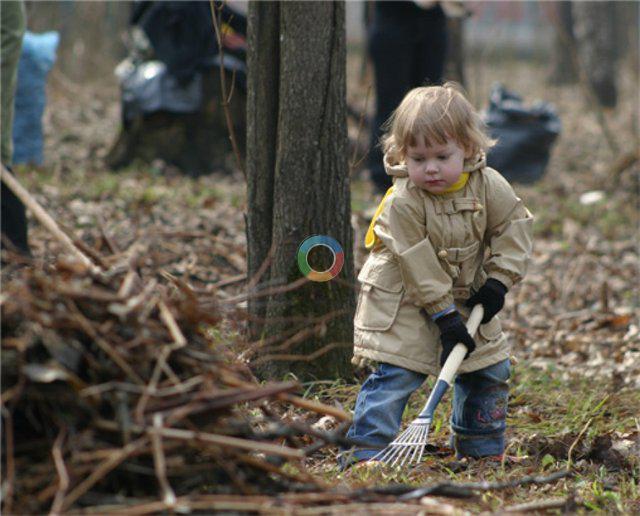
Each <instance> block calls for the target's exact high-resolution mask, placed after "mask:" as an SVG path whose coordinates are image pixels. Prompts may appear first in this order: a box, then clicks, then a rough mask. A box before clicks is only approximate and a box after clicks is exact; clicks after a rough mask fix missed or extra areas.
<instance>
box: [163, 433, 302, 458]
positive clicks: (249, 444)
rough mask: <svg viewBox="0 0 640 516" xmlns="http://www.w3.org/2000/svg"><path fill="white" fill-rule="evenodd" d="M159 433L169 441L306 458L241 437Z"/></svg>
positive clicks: (284, 447) (291, 450)
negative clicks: (184, 441)
mask: <svg viewBox="0 0 640 516" xmlns="http://www.w3.org/2000/svg"><path fill="white" fill-rule="evenodd" d="M158 432H159V433H160V434H161V435H162V436H163V437H166V438H169V439H184V440H186V441H201V442H204V443H209V444H215V445H217V446H231V447H233V448H241V449H243V450H252V451H257V452H263V453H267V454H271V455H278V456H280V457H289V458H291V459H301V458H303V457H304V451H302V450H296V449H294V448H288V447H286V446H279V445H276V444H268V443H260V442H255V441H250V440H248V439H240V438H239V437H231V436H228V435H216V434H209V433H204V432H194V431H191V430H182V429H179V428H162V429H159V430H158Z"/></svg>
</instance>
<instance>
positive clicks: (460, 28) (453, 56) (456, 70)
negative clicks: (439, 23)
mask: <svg viewBox="0 0 640 516" xmlns="http://www.w3.org/2000/svg"><path fill="white" fill-rule="evenodd" d="M465 21H466V16H464V17H463V16H455V17H447V29H448V34H449V38H448V43H447V44H448V47H449V48H448V49H447V64H446V67H447V73H446V76H447V79H452V80H454V81H456V82H458V83H460V84H461V85H462V87H463V88H465V89H466V88H467V79H466V76H465V73H464V61H465V59H464V57H465V50H464V25H465Z"/></svg>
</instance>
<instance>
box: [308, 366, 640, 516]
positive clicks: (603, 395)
mask: <svg viewBox="0 0 640 516" xmlns="http://www.w3.org/2000/svg"><path fill="white" fill-rule="evenodd" d="M430 380H431V379H430ZM431 383H432V381H428V382H427V383H426V384H425V386H423V388H422V389H420V390H418V391H417V392H416V393H414V395H413V396H412V397H411V399H410V401H409V403H408V405H407V408H406V409H405V413H404V417H403V422H404V424H405V425H406V424H407V423H408V422H409V421H410V420H411V419H412V418H414V417H415V416H416V415H417V413H418V412H419V410H420V409H421V408H422V405H423V404H424V403H425V401H426V398H427V396H428V393H429V391H430V385H431ZM510 384H511V392H510V401H509V404H510V409H509V416H508V418H507V424H508V437H509V442H510V444H509V447H508V449H507V453H508V455H509V456H511V457H515V458H516V459H517V460H516V462H512V461H509V462H503V463H502V464H501V465H498V467H495V464H494V465H493V466H486V465H485V464H484V463H483V462H482V461H477V462H472V463H470V465H469V466H468V467H467V469H464V470H462V471H459V470H457V469H456V467H455V465H456V461H455V460H454V458H453V456H445V457H442V456H438V455H428V456H425V458H424V460H423V461H422V463H421V464H420V465H419V466H418V467H416V468H413V469H408V468H384V467H383V468H379V467H376V468H364V467H363V468H352V469H351V470H349V471H348V472H346V473H340V472H339V470H338V467H337V465H336V461H335V450H334V451H329V452H325V453H326V456H325V457H324V458H323V459H321V460H320V461H319V462H318V463H316V464H315V465H314V467H313V468H312V470H313V471H314V473H316V474H317V475H319V476H320V477H321V478H323V479H324V480H325V481H327V482H330V483H334V484H335V483H338V484H342V483H344V482H347V483H348V484H349V485H351V486H353V487H366V486H369V487H370V486H372V485H380V484H392V483H405V484H412V485H416V486H417V485H426V484H433V483H436V482H440V481H447V480H449V481H455V482H477V481H481V480H486V481H505V480H513V479H520V478H522V477H525V476H527V475H531V474H537V475H549V474H551V473H553V472H555V471H560V470H564V469H566V468H567V467H568V451H569V448H570V447H571V445H572V444H573V443H574V442H575V443H576V445H575V447H574V450H573V457H572V459H573V460H572V464H571V465H572V467H573V468H574V471H575V476H574V477H573V478H568V479H563V480H560V481H558V482H555V483H552V484H548V485H547V486H545V487H544V488H541V487H537V488H533V487H531V486H525V487H520V488H515V489H509V490H501V491H490V492H486V493H482V494H481V495H479V496H478V497H476V498H474V499H471V500H465V501H460V502H459V506H460V508H464V509H466V510H469V511H471V512H476V511H478V512H479V511H487V510H491V511H496V510H500V509H501V508H503V507H507V506H509V505H514V504H518V503H524V502H527V501H532V500H539V499H541V498H562V497H566V496H567V493H568V492H570V491H575V493H576V496H577V498H578V499H579V502H580V503H579V507H581V511H586V510H598V511H606V512H618V513H623V514H631V513H633V512H634V511H637V510H638V509H639V508H640V488H639V487H638V484H639V480H640V458H639V459H638V460H633V458H631V459H630V460H628V461H627V464H626V465H625V467H623V468H622V469H621V470H619V471H611V470H608V469H607V467H606V466H605V465H603V464H601V463H598V461H597V460H595V461H589V460H582V459H583V455H584V454H585V451H588V450H589V449H590V448H591V446H592V445H593V442H594V440H595V438H596V437H598V436H603V435H611V434H612V433H613V432H615V431H617V432H622V433H626V432H634V431H637V428H638V426H637V425H640V419H638V415H639V414H640V397H639V396H638V393H637V392H636V391H634V390H631V389H614V386H613V384H611V383H607V382H594V381H593V380H592V379H589V378H585V377H579V376H577V377H575V378H570V379H566V378H564V377H563V376H562V375H561V373H560V372H559V371H557V370H555V369H554V368H549V369H547V370H540V369H539V368H537V367H535V368H534V367H532V366H530V365H528V364H527V363H521V364H518V365H516V366H514V367H513V370H512V377H511V379H510ZM359 388H360V385H359V384H352V383H346V382H344V381H341V380H337V381H333V382H331V381H322V382H310V383H307V384H304V389H305V390H304V396H305V397H306V398H309V399H314V400H318V401H322V402H325V403H331V404H333V403H334V402H336V401H337V402H338V403H339V404H340V405H342V406H343V407H344V408H345V409H348V410H352V409H353V406H354V404H355V398H356V396H357V394H358V392H359ZM450 396H451V393H449V394H447V396H446V397H445V399H444V400H443V402H442V404H441V405H440V407H438V410H437V413H436V418H435V419H434V422H433V424H432V427H431V430H430V435H429V439H430V444H435V445H437V446H439V447H440V449H443V448H442V447H444V446H446V445H447V440H448V436H449V417H450V412H451V409H450V405H451V404H450V400H451V397H450ZM581 432H583V433H582V435H581V436H580V439H579V440H578V436H579V434H580V433H581ZM451 501H452V500H449V499H448V500H447V502H451ZM456 503H457V502H456Z"/></svg>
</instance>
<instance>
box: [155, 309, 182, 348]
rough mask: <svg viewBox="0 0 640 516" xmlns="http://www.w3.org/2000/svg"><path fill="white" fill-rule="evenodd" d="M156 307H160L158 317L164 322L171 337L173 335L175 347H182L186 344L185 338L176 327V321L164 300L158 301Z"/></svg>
mask: <svg viewBox="0 0 640 516" xmlns="http://www.w3.org/2000/svg"><path fill="white" fill-rule="evenodd" d="M158 308H159V309H160V318H161V319H162V322H164V323H165V325H166V326H167V329H168V330H169V333H170V334H171V337H173V342H174V343H175V346H176V348H182V347H184V346H186V345H187V339H186V338H185V337H184V335H183V334H182V331H180V328H179V327H178V323H176V320H175V318H174V317H173V315H172V313H171V311H170V310H169V308H168V307H167V305H166V304H165V302H164V301H158Z"/></svg>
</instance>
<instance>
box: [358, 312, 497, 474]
mask: <svg viewBox="0 0 640 516" xmlns="http://www.w3.org/2000/svg"><path fill="white" fill-rule="evenodd" d="M483 315H484V310H483V308H482V305H476V306H474V307H473V310H472V311H471V315H470V316H469V320H468V321H467V331H468V332H469V335H471V336H472V337H473V336H475V333H476V331H477V330H478V326H480V321H482V316H483ZM466 354H467V347H466V346H465V345H464V344H462V343H461V342H460V343H458V344H456V346H455V347H454V348H453V350H452V351H451V353H450V354H449V356H448V357H447V361H446V362H445V363H444V366H443V367H442V371H440V376H438V380H437V381H436V384H435V386H434V387H433V390H432V391H431V395H430V396H429V399H428V400H427V403H426V404H425V406H424V408H423V409H422V412H420V414H419V415H418V417H417V418H415V419H414V420H413V421H412V422H411V423H410V424H409V426H408V427H407V429H406V430H405V431H404V432H402V433H401V434H400V435H399V436H398V437H396V438H395V439H394V440H393V441H392V442H391V443H390V444H389V445H387V447H386V448H385V449H384V450H382V451H381V452H380V453H378V454H377V455H375V456H374V457H373V458H371V459H370V460H372V461H382V462H386V463H387V464H389V465H391V466H395V465H396V464H397V465H398V466H404V465H405V464H412V463H417V462H419V461H420V459H421V458H422V453H423V452H424V448H425V446H426V445H427V439H428V437H429V427H430V426H431V420H432V419H433V413H434V412H435V410H436V407H437V406H438V403H440V400H441V399H442V397H443V396H444V394H445V392H447V389H448V388H449V387H450V386H451V384H452V383H453V378H454V376H455V374H456V371H457V370H458V367H460V364H461V363H462V361H463V360H464V357H465V355H466Z"/></svg>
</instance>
